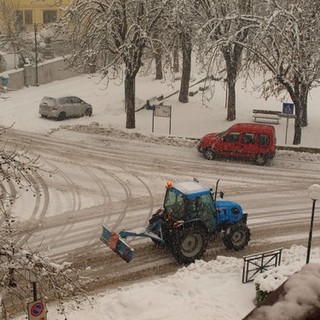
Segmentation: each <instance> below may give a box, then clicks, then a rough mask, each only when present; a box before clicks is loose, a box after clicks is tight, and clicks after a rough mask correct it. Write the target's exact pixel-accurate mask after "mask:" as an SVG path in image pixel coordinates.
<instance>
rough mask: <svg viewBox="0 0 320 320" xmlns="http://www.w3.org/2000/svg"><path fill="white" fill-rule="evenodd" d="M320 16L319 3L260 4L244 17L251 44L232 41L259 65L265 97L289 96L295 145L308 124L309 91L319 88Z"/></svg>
mask: <svg viewBox="0 0 320 320" xmlns="http://www.w3.org/2000/svg"><path fill="white" fill-rule="evenodd" d="M261 6H263V7H264V9H265V10H263V12H262V10H260V9H261ZM319 15H320V3H319V2H318V1H316V0H307V1H304V2H301V1H295V0H290V1H288V2H287V3H283V2H282V1H281V2H280V1H277V0H273V1H260V7H259V8H256V15H253V16H247V17H245V16H243V17H242V18H243V19H245V20H246V22H247V23H250V26H249V29H250V33H251V34H250V37H251V38H252V41H251V42H250V44H249V43H243V42H241V41H237V40H236V39H234V38H233V39H232V41H235V42H236V43H238V44H239V45H243V46H244V47H245V48H246V49H247V50H248V52H249V53H251V54H252V55H254V57H255V58H251V59H250V61H251V63H252V62H257V63H258V64H259V65H260V67H261V68H262V70H263V72H264V75H265V82H264V83H263V89H264V94H265V96H266V97H268V96H270V95H277V94H280V93H281V92H284V91H286V92H287V93H288V94H289V96H290V98H291V100H292V102H293V103H294V105H295V130H294V138H293V144H295V145H298V144H300V143H301V135H302V130H301V127H302V126H306V125H307V123H308V120H307V98H308V94H309V91H310V90H311V89H312V88H313V87H315V86H318V85H319V79H320V54H319V45H318V43H319V40H320V19H319V18H320V17H319ZM229 41H230V39H229Z"/></svg>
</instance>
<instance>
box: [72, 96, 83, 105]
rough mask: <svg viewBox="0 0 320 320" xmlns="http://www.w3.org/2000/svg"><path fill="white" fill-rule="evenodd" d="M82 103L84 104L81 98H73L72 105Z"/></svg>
mask: <svg viewBox="0 0 320 320" xmlns="http://www.w3.org/2000/svg"><path fill="white" fill-rule="evenodd" d="M81 102H83V101H82V100H81V99H80V98H78V97H72V103H77V104H80V103H81Z"/></svg>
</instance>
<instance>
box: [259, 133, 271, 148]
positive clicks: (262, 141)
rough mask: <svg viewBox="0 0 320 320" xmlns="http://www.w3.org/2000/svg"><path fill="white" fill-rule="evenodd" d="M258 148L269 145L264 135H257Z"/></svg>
mask: <svg viewBox="0 0 320 320" xmlns="http://www.w3.org/2000/svg"><path fill="white" fill-rule="evenodd" d="M258 143H259V146H268V145H269V144H270V138H269V136H268V135H266V134H259V136H258Z"/></svg>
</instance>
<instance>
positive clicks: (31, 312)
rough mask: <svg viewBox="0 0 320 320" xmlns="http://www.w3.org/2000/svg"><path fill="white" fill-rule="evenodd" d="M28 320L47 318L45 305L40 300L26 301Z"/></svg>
mask: <svg viewBox="0 0 320 320" xmlns="http://www.w3.org/2000/svg"><path fill="white" fill-rule="evenodd" d="M28 320H47V311H46V305H45V303H44V302H43V301H42V300H37V301H33V302H30V303H28Z"/></svg>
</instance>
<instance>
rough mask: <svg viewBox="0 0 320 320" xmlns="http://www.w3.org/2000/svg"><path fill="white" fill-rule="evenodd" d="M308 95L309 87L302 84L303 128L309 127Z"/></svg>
mask: <svg viewBox="0 0 320 320" xmlns="http://www.w3.org/2000/svg"><path fill="white" fill-rule="evenodd" d="M308 94H309V90H308V87H307V85H305V84H301V127H306V126H307V125H308V112H307V106H308Z"/></svg>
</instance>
